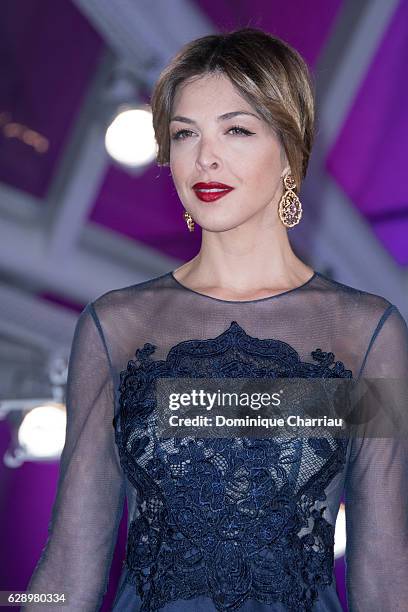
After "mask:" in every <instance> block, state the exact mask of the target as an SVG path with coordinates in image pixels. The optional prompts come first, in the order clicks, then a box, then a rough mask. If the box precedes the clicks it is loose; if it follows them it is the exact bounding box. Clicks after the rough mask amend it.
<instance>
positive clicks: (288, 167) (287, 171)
mask: <svg viewBox="0 0 408 612" xmlns="http://www.w3.org/2000/svg"><path fill="white" fill-rule="evenodd" d="M289 173H290V166H286V167H285V168H284V169H283V170H282V174H281V178H282V179H283V177H284V176H286V175H287V174H289Z"/></svg>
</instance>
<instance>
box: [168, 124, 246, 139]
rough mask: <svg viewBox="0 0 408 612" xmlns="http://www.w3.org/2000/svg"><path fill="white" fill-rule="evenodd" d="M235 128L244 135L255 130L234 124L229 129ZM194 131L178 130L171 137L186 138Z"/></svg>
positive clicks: (239, 133)
mask: <svg viewBox="0 0 408 612" xmlns="http://www.w3.org/2000/svg"><path fill="white" fill-rule="evenodd" d="M233 130H234V133H235V134H236V135H243V136H251V135H252V134H254V133H255V132H250V131H249V130H247V129H245V128H243V127H241V126H239V125H234V126H232V127H231V128H230V129H229V130H228V131H227V133H228V132H231V131H233ZM192 133H193V132H192V131H191V130H186V129H183V130H178V131H177V132H175V133H174V134H172V136H171V139H172V140H185V138H186V135H188V134H192Z"/></svg>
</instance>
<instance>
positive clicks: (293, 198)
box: [278, 174, 302, 227]
mask: <svg viewBox="0 0 408 612" xmlns="http://www.w3.org/2000/svg"><path fill="white" fill-rule="evenodd" d="M283 183H284V185H285V187H286V191H285V192H284V194H283V196H282V197H281V199H280V202H279V209H278V212H279V218H280V220H281V221H282V223H283V225H284V226H285V227H293V226H294V225H297V224H298V223H299V221H300V220H301V218H302V203H301V201H300V200H299V198H298V197H297V195H296V193H295V192H294V189H296V183H295V179H294V178H293V176H292V175H291V174H287V175H286V176H285V177H284V179H283Z"/></svg>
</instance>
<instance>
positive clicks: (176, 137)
mask: <svg viewBox="0 0 408 612" xmlns="http://www.w3.org/2000/svg"><path fill="white" fill-rule="evenodd" d="M186 133H190V134H191V133H192V132H191V130H186V129H184V130H178V131H177V132H175V133H174V134H172V136H171V139H172V140H184V134H186Z"/></svg>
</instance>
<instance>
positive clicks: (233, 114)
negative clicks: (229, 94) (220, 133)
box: [170, 111, 260, 125]
mask: <svg viewBox="0 0 408 612" xmlns="http://www.w3.org/2000/svg"><path fill="white" fill-rule="evenodd" d="M237 115H250V116H251V117H255V118H256V119H260V117H258V115H255V114H254V113H250V112H249V111H232V112H230V113H224V114H223V115H220V116H219V117H217V121H225V120H227V119H232V118H233V117H236V116H237ZM170 121H182V122H183V123H189V124H194V125H197V122H196V121H194V119H189V117H183V116H182V115H175V116H174V117H172V118H171V119H170Z"/></svg>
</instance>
